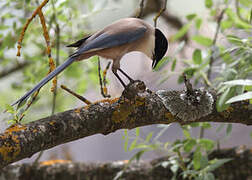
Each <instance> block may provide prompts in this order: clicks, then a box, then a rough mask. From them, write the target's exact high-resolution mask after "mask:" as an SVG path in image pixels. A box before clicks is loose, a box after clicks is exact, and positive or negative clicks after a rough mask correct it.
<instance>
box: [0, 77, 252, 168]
mask: <svg viewBox="0 0 252 180" xmlns="http://www.w3.org/2000/svg"><path fill="white" fill-rule="evenodd" d="M202 92H203V93H202ZM201 93H202V94H203V95H202V96H199V94H201ZM157 94H159V95H157ZM157 94H156V93H153V92H151V91H150V90H148V89H146V88H145V85H144V83H143V82H140V81H136V82H134V83H132V84H130V85H128V86H127V88H126V89H125V91H124V92H123V94H122V96H121V97H120V98H119V99H118V98H116V99H106V100H102V101H99V102H96V103H94V104H91V105H89V106H85V107H83V108H80V109H73V110H69V111H65V112H61V113H58V114H55V115H53V116H49V117H46V118H43V119H40V120H37V121H35V122H31V123H28V124H25V125H14V126H12V127H10V128H8V129H7V130H6V131H5V132H4V133H3V134H0V167H4V166H6V165H8V164H10V163H12V162H15V161H18V160H21V159H23V158H27V157H31V156H32V155H33V154H34V153H36V152H39V151H41V150H45V149H49V148H52V147H54V146H57V145H59V144H63V143H66V142H70V141H73V140H77V139H80V138H83V137H87V136H91V135H94V134H99V133H101V134H104V135H106V134H109V133H111V132H114V131H116V130H118V129H132V128H135V127H139V126H146V125H150V124H169V123H172V122H179V123H180V124H189V123H191V122H207V121H208V122H227V123H242V124H246V125H251V124H252V108H251V107H250V105H249V103H248V102H247V101H245V102H239V103H235V104H232V105H231V106H230V107H229V108H228V109H227V110H225V111H223V112H221V113H219V112H217V111H216V108H215V99H216V98H213V103H210V104H207V103H206V102H207V101H206V99H207V98H206V97H216V95H215V94H214V92H207V93H206V92H205V91H200V90H196V91H195V93H194V94H196V95H197V97H195V98H194V97H192V95H187V94H188V93H187V94H186V93H185V92H184V91H181V92H177V91H161V92H157ZM204 94H206V95H207V96H206V97H204ZM160 97H162V99H161V98H160ZM179 97H181V99H180V101H181V102H179ZM199 99H200V101H199V102H197V101H198V100H199ZM169 101H171V103H169ZM201 101H202V102H201ZM186 104H187V105H188V106H186ZM205 104H206V105H205ZM176 108H177V109H176ZM192 112H194V113H192ZM200 112H202V114H200ZM189 113H190V114H191V116H192V118H189V116H188V115H187V114H189ZM179 117H180V118H181V117H184V118H185V119H183V120H182V119H180V118H179Z"/></svg>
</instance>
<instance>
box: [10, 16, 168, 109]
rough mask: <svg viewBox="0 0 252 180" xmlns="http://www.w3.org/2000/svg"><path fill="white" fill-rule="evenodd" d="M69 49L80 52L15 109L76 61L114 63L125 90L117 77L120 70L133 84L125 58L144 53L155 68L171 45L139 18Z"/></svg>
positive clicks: (118, 24) (106, 28) (118, 22)
mask: <svg viewBox="0 0 252 180" xmlns="http://www.w3.org/2000/svg"><path fill="white" fill-rule="evenodd" d="M67 47H77V48H78V49H77V50H76V52H75V53H73V54H71V55H70V56H69V58H68V59H67V60H66V61H65V62H64V63H63V64H61V65H60V66H58V67H57V68H56V69H55V70H54V71H52V72H51V73H49V74H48V75H47V76H46V77H45V78H44V79H42V80H41V81H40V82H39V83H38V84H37V85H36V86H35V87H34V88H32V89H31V90H30V91H28V92H27V93H26V94H25V95H24V96H23V97H21V98H20V99H18V100H17V101H16V102H14V103H13V104H12V106H13V105H15V104H21V103H22V102H23V101H24V100H26V99H27V98H28V97H30V96H31V95H32V94H33V93H34V92H36V91H37V90H39V89H40V88H41V87H42V86H44V85H45V84H46V83H47V82H48V81H50V80H51V79H52V78H54V77H55V76H56V75H58V74H59V73H60V72H62V71H63V70H64V69H65V68H66V67H68V66H69V65H70V64H72V63H73V62H74V61H80V60H84V59H88V58H89V57H91V56H94V55H98V56H101V57H104V58H106V59H112V60H113V65H112V72H113V73H114V74H115V76H116V77H117V78H118V80H119V81H120V82H121V84H122V85H123V86H124V87H125V84H124V82H123V81H122V80H121V78H120V77H119V75H118V74H117V70H119V71H120V72H121V73H122V74H124V75H125V76H126V77H127V78H128V79H129V80H130V81H132V79H131V78H130V77H129V76H128V75H127V74H126V73H125V72H124V71H122V70H121V69H120V60H121V58H122V57H123V56H124V55H125V54H127V53H129V52H132V51H140V52H142V53H144V54H146V55H147V56H148V57H149V58H151V59H152V60H153V62H152V67H153V68H155V66H156V65H157V63H158V62H159V61H160V60H161V59H162V57H163V56H164V55H165V53H166V51H167V48H168V41H167V39H166V37H165V36H164V34H163V33H162V32H161V31H160V30H159V29H157V28H154V27H153V26H151V25H150V24H148V23H146V22H145V21H143V20H141V19H138V18H125V19H121V20H118V21H116V22H114V23H112V24H110V25H108V26H106V27H105V28H104V29H103V30H100V31H98V32H96V33H94V34H93V35H91V36H88V37H85V38H83V39H81V40H79V41H77V42H75V43H73V44H70V45H68V46H67Z"/></svg>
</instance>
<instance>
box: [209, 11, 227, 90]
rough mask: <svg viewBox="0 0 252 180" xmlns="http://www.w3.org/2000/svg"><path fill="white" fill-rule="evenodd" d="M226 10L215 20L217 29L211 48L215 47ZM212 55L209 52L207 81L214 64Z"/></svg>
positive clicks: (212, 51)
mask: <svg viewBox="0 0 252 180" xmlns="http://www.w3.org/2000/svg"><path fill="white" fill-rule="evenodd" d="M225 10H226V8H225V9H223V10H222V11H221V13H220V15H219V17H218V19H217V27H216V30H215V34H214V38H213V43H212V47H213V46H215V44H216V41H217V38H218V34H219V31H220V25H221V21H222V19H223V15H224V12H225ZM213 53H214V50H213V49H212V50H211V52H210V55H211V57H210V62H209V69H208V72H207V79H210V76H211V73H212V66H213V63H214V60H215V59H214V57H213ZM206 85H207V86H208V84H207V83H206Z"/></svg>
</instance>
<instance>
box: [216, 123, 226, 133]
mask: <svg viewBox="0 0 252 180" xmlns="http://www.w3.org/2000/svg"><path fill="white" fill-rule="evenodd" d="M224 126H225V125H224V124H220V125H219V126H218V127H217V129H216V132H220V131H221V130H222V129H223V128H224Z"/></svg>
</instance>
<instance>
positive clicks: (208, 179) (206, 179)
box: [204, 172, 215, 180]
mask: <svg viewBox="0 0 252 180" xmlns="http://www.w3.org/2000/svg"><path fill="white" fill-rule="evenodd" d="M204 180H215V177H214V174H213V173H211V172H209V173H207V174H205V175H204Z"/></svg>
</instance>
